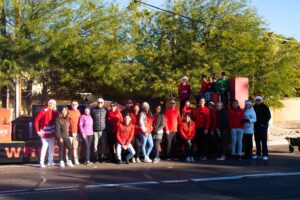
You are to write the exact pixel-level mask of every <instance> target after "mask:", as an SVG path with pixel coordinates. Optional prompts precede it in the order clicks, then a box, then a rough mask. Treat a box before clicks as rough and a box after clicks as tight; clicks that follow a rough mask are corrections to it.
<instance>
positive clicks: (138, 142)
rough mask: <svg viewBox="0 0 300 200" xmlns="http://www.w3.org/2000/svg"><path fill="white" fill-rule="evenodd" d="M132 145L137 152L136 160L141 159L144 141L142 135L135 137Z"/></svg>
mask: <svg viewBox="0 0 300 200" xmlns="http://www.w3.org/2000/svg"><path fill="white" fill-rule="evenodd" d="M131 144H132V146H133V148H134V150H135V155H134V157H135V158H140V154H141V147H142V141H141V136H140V135H134V136H133V138H132V141H131Z"/></svg>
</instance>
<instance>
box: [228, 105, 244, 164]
mask: <svg viewBox="0 0 300 200" xmlns="http://www.w3.org/2000/svg"><path fill="white" fill-rule="evenodd" d="M244 118H245V113H244V111H243V109H241V108H240V106H239V102H238V101H237V100H234V101H232V104H231V108H230V109H229V110H228V120H229V129H230V130H231V155H232V157H234V158H236V159H238V160H241V159H242V157H241V153H242V148H243V129H244V123H243V120H244ZM236 146H237V152H236Z"/></svg>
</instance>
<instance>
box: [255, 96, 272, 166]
mask: <svg viewBox="0 0 300 200" xmlns="http://www.w3.org/2000/svg"><path fill="white" fill-rule="evenodd" d="M254 101H255V104H254V106H253V108H254V110H255V113H256V122H255V124H254V138H255V143H256V154H255V155H254V156H253V159H257V158H261V155H263V159H264V160H268V159H269V157H268V145H267V140H268V128H269V121H270V119H271V112H270V109H269V107H268V106H267V105H266V104H264V103H263V97H262V96H260V95H258V96H256V97H255V98H254Z"/></svg>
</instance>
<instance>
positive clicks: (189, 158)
mask: <svg viewBox="0 0 300 200" xmlns="http://www.w3.org/2000/svg"><path fill="white" fill-rule="evenodd" d="M195 132H196V128H195V123H194V122H193V121H192V120H191V116H190V114H188V113H187V114H186V115H185V118H184V120H183V121H182V122H181V124H180V136H181V138H182V139H183V140H184V141H185V143H184V144H185V152H186V162H195V159H194V151H193V139H194V136H195Z"/></svg>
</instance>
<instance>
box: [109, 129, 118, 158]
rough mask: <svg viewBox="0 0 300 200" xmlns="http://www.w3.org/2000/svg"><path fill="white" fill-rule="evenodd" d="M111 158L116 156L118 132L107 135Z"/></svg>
mask: <svg viewBox="0 0 300 200" xmlns="http://www.w3.org/2000/svg"><path fill="white" fill-rule="evenodd" d="M107 138H108V146H109V155H110V159H114V158H115V156H114V155H115V145H116V133H113V132H110V133H109V134H108V136H107Z"/></svg>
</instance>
